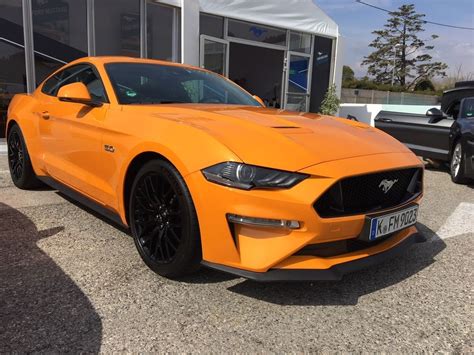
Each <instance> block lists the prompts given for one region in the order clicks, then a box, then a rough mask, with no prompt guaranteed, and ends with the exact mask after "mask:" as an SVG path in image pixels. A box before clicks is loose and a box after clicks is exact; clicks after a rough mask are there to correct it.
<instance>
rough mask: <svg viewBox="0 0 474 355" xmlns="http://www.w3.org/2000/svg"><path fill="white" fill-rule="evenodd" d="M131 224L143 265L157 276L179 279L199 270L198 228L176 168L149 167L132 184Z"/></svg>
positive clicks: (165, 165) (166, 165)
mask: <svg viewBox="0 0 474 355" xmlns="http://www.w3.org/2000/svg"><path fill="white" fill-rule="evenodd" d="M129 220H130V227H131V231H132V235H133V238H134V241H135V245H136V247H137V249H138V252H139V253H140V256H141V257H142V259H143V261H144V262H145V263H146V264H147V265H148V267H150V268H151V269H152V270H153V271H155V272H156V273H157V274H159V275H161V276H164V277H168V278H177V277H180V276H184V275H186V274H189V273H191V272H193V271H195V270H197V269H198V268H199V265H200V261H201V241H200V236H199V224H198V220H197V216H196V211H195V209H194V204H193V201H192V199H191V195H190V193H189V190H188V188H187V186H186V184H185V182H184V180H183V178H182V177H181V175H180V174H179V172H178V171H177V170H176V168H175V167H174V166H172V165H171V164H170V163H168V162H166V161H162V160H154V161H150V162H148V163H146V164H145V165H144V166H143V167H142V168H141V169H140V171H139V172H138V174H137V176H136V178H135V181H134V182H133V185H132V189H131V194H130V202H129Z"/></svg>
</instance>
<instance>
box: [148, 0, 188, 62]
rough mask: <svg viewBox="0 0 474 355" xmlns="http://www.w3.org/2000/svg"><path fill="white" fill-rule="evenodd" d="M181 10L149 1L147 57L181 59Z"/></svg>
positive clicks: (177, 60)
mask: <svg viewBox="0 0 474 355" xmlns="http://www.w3.org/2000/svg"><path fill="white" fill-rule="evenodd" d="M180 42H181V10H180V9H178V8H175V7H171V6H166V5H162V4H157V3H155V2H152V1H148V2H147V52H148V53H147V57H148V58H153V59H161V60H168V61H175V62H180V61H181V55H180V51H181V45H180Z"/></svg>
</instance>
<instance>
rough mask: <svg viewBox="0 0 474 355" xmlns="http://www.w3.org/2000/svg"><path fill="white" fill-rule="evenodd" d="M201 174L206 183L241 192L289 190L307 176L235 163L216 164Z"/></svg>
mask: <svg viewBox="0 0 474 355" xmlns="http://www.w3.org/2000/svg"><path fill="white" fill-rule="evenodd" d="M202 173H203V174H204V176H205V178H206V179H207V180H208V181H212V182H215V183H217V184H220V185H225V186H231V187H236V188H238V189H243V190H250V189H253V188H260V189H289V188H290V187H293V186H295V185H296V184H298V183H300V182H301V181H303V180H304V179H306V178H307V177H308V176H309V175H307V174H300V173H292V172H289V171H282V170H275V169H268V168H261V167H259V166H254V165H247V164H243V163H236V162H225V163H220V164H216V165H213V166H210V167H209V168H206V169H204V170H202Z"/></svg>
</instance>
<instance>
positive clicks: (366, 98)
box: [341, 89, 439, 105]
mask: <svg viewBox="0 0 474 355" xmlns="http://www.w3.org/2000/svg"><path fill="white" fill-rule="evenodd" d="M341 102H342V103H354V104H390V105H437V104H438V103H439V98H438V96H431V95H421V94H412V93H408V92H390V91H378V90H363V89H342V90H341Z"/></svg>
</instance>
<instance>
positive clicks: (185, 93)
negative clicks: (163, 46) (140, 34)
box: [105, 63, 260, 106]
mask: <svg viewBox="0 0 474 355" xmlns="http://www.w3.org/2000/svg"><path fill="white" fill-rule="evenodd" d="M105 68H106V70H107V74H108V75H109V78H110V81H111V82H112V86H113V87H114V90H115V94H116V95H117V99H118V101H119V103H121V104H170V103H194V104H195V103H208V104H209V103H210V104H231V105H246V106H260V104H259V103H258V102H257V101H256V100H255V99H254V98H253V97H252V96H251V95H249V94H248V93H246V92H245V91H244V90H242V89H241V88H240V87H238V86H237V85H235V84H233V83H231V82H228V81H227V80H225V79H224V78H222V77H220V76H219V75H217V74H214V73H209V72H206V71H201V70H196V69H189V68H184V67H178V66H171V65H160V64H147V63H110V64H106V65H105Z"/></svg>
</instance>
